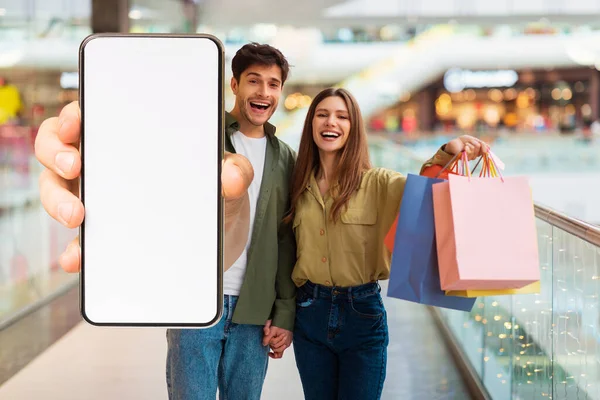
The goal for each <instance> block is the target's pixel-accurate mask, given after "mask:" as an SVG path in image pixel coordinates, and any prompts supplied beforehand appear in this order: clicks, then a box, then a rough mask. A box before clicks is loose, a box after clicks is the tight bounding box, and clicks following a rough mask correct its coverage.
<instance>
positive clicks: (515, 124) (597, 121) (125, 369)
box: [0, 0, 600, 400]
mask: <svg viewBox="0 0 600 400" xmlns="http://www.w3.org/2000/svg"><path fill="white" fill-rule="evenodd" d="M93 32H136V33H144V32H150V33H156V32H161V33H164V32H202V33H210V34H213V35H215V36H217V37H218V38H219V39H220V40H221V41H222V42H223V43H224V45H225V52H226V62H227V64H226V66H227V68H226V71H227V81H228V80H229V77H230V70H229V64H230V61H231V57H232V56H233V55H234V54H235V52H236V50H237V49H238V48H239V47H241V46H242V45H243V44H244V43H247V42H250V41H257V42H262V43H269V44H272V45H274V46H276V47H278V48H279V49H280V50H282V52H283V53H284V54H285V55H286V56H287V57H288V59H289V61H290V63H291V64H292V65H293V67H292V70H291V76H290V79H289V81H288V82H287V83H286V85H285V86H284V93H283V95H282V101H281V103H280V107H279V109H278V110H277V111H276V113H275V115H274V117H273V119H272V122H273V123H274V124H275V125H276V126H277V129H278V135H279V137H280V138H281V139H282V140H283V141H285V142H287V143H289V144H290V145H291V146H293V147H295V148H297V146H298V143H299V134H300V132H301V129H302V124H303V121H304V117H305V115H306V109H307V107H308V105H309V104H310V102H311V100H312V98H313V96H315V94H316V93H318V92H319V91H320V90H321V89H323V88H326V87H329V86H341V87H345V88H347V89H349V90H350V91H351V92H352V93H353V94H354V95H355V96H356V98H357V100H358V102H359V104H360V106H361V108H362V111H363V113H364V116H365V124H366V125H367V130H368V135H369V144H370V155H371V159H372V161H373V163H374V164H375V165H378V166H384V167H388V168H392V169H395V170H397V171H400V172H403V173H409V172H412V173H418V170H419V168H420V166H421V164H422V162H423V161H424V160H425V159H426V158H428V157H429V156H430V155H431V154H433V152H434V151H435V150H436V149H437V148H438V147H439V146H440V145H441V144H443V143H445V142H447V140H448V139H449V138H451V137H455V136H456V135H459V134H469V135H473V136H476V137H479V138H481V139H483V140H485V141H486V142H488V143H490V144H491V145H492V148H493V149H494V151H495V153H496V154H497V155H498V156H499V157H500V158H501V159H502V160H503V162H504V163H505V165H506V169H505V171H504V174H505V175H506V176H511V175H526V176H527V177H528V178H529V181H530V185H531V187H532V192H533V198H534V201H535V206H536V224H537V233H538V246H539V256H540V270H541V276H542V279H541V284H542V285H541V292H540V293H539V294H532V295H512V296H510V295H506V296H495V297H494V296H490V297H481V298H479V299H478V300H477V302H476V306H475V307H474V308H473V311H472V312H470V313H465V312H459V311H451V310H447V309H442V308H439V309H433V308H429V307H426V306H422V305H418V304H414V303H409V302H404V301H401V300H397V299H392V298H385V303H386V307H387V309H388V314H389V316H388V318H389V327H390V337H391V339H390V348H389V356H388V357H389V360H388V375H387V380H386V382H385V385H384V392H383V398H384V399H402V400H405V399H423V400H432V399H470V398H482V399H483V398H486V399H494V400H504V399H523V400H525V399H527V400H530V399H545V398H548V399H600V310H599V307H598V306H599V300H598V295H600V284H599V283H598V282H600V279H599V277H600V270H599V267H600V252H599V250H598V249H599V247H598V246H599V245H600V227H598V225H599V224H600V206H598V203H596V201H598V199H599V198H600V189H599V187H600V186H597V185H598V182H600V155H599V153H600V2H599V1H592V0H527V1H523V2H516V1H512V0H496V1H493V2H489V1H485V0H455V1H449V2H448V1H443V0H422V1H419V2H416V1H409V0H395V1H392V0H368V1H367V0H346V1H345V0H322V1H306V2H300V1H293V0H277V1H275V0H252V1H240V0H129V1H128V0H43V1H42V0H0V399H6V400H21V399H90V400H93V399H108V398H114V399H148V400H149V399H166V396H167V395H166V388H165V385H164V359H165V351H166V342H165V340H164V330H160V329H147V330H146V329H138V330H136V329H131V330H130V329H125V328H123V329H102V328H94V327H91V326H89V325H87V324H85V323H83V322H82V319H81V316H80V314H79V304H78V301H79V300H78V276H76V275H69V274H66V273H65V272H63V271H62V270H61V268H60V267H59V265H58V263H57V260H58V256H59V255H60V253H61V252H62V251H63V249H64V248H65V247H66V245H67V244H68V243H69V242H70V241H71V240H72V239H73V238H74V237H75V236H76V235H77V232H76V231H74V230H73V231H72V230H68V229H66V228H63V227H62V226H61V225H60V224H58V223H56V222H55V221H53V220H51V219H50V217H48V216H47V214H46V213H45V211H44V210H43V208H42V206H41V203H40V200H39V190H38V176H39V174H40V172H41V170H42V168H41V165H40V164H39V163H38V162H37V160H36V159H35V156H34V153H33V145H34V140H35V137H36V134H37V131H38V128H39V126H40V123H41V122H42V121H43V120H44V119H46V118H48V117H51V116H56V115H58V113H59V112H60V110H61V109H62V107H64V106H65V105H66V104H68V103H69V102H71V101H74V100H77V98H78V48H79V45H80V43H81V41H82V40H83V39H84V38H85V37H86V36H87V35H89V34H91V33H93ZM148 84H151V85H156V87H157V91H159V90H160V87H163V86H165V85H169V84H170V77H169V74H168V71H165V74H164V75H162V76H156V77H155V80H154V81H153V82H148ZM225 92H226V93H227V109H230V108H231V106H232V95H231V93H230V90H229V88H228V86H226V90H225ZM172 100H173V101H177V99H172ZM173 117H174V118H176V116H173ZM385 285H386V283H385V282H382V286H383V287H384V290H383V291H382V293H385ZM263 398H264V399H267V400H271V399H283V398H285V399H288V400H292V399H301V398H303V395H302V389H301V385H300V380H299V376H298V372H297V369H296V367H295V362H294V355H293V351H288V352H287V353H286V355H285V356H284V358H283V359H282V360H271V363H270V368H269V372H268V375H267V381H266V383H265V387H264V392H263Z"/></svg>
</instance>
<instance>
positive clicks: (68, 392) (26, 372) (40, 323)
mask: <svg viewBox="0 0 600 400" xmlns="http://www.w3.org/2000/svg"><path fill="white" fill-rule="evenodd" d="M382 286H383V289H384V293H385V290H386V288H385V286H384V285H382ZM70 295H71V296H73V294H72V293H70ZM76 296H77V294H76V293H75V294H74V297H75V298H73V297H71V298H64V299H62V300H63V301H62V302H61V303H60V305H59V306H58V307H57V308H55V309H54V310H53V311H52V312H50V311H43V312H42V311H41V312H40V313H39V314H38V315H37V316H31V317H30V318H29V320H28V319H24V320H23V321H21V322H19V323H18V324H16V325H13V326H12V327H10V328H9V329H6V330H5V332H0V342H1V343H2V344H1V346H0V349H2V352H1V355H0V365H2V366H3V367H4V365H5V364H6V361H7V360H9V361H10V362H9V363H8V364H10V365H12V366H13V369H14V368H15V367H20V366H21V365H22V364H23V361H25V360H27V358H28V357H27V356H28V355H31V354H35V353H36V351H37V349H40V348H44V347H45V346H47V344H48V343H49V342H51V341H53V340H55V339H56V338H58V337H60V336H61V334H62V333H63V332H64V329H65V326H68V323H67V322H68V321H75V320H78V318H79V317H78V314H77V313H78V309H77V299H76ZM385 301H386V306H387V310H388V314H389V325H390V348H389V353H388V357H389V361H388V373H387V379H386V383H385V386H384V395H383V399H401V400H413V399H414V400H438V399H439V400H441V399H461V400H462V399H469V398H470V397H469V396H468V395H467V393H466V391H465V388H464V386H463V384H462V381H461V379H460V376H459V375H458V373H457V371H456V369H455V367H454V365H453V363H452V360H451V358H450V355H449V353H448V351H447V350H446V348H445V346H444V343H443V339H442V337H441V336H440V334H439V332H438V330H437V328H436V327H435V325H434V323H433V321H432V319H431V316H430V314H429V312H428V311H427V309H425V308H424V307H422V306H419V305H415V304H412V303H407V302H403V301H399V300H394V299H386V300H385ZM65 323H66V325H65ZM164 333H165V332H164V330H163V329H127V328H118V329H102V328H94V327H91V326H89V325H87V324H83V323H82V324H79V325H77V326H76V327H75V328H74V329H73V330H71V331H70V332H68V333H67V334H66V335H64V336H63V337H62V338H61V339H60V340H58V341H57V342H56V343H55V344H54V345H53V346H51V347H50V348H48V349H47V350H46V351H44V352H43V353H42V354H41V355H40V356H39V357H37V358H36V359H35V360H33V361H32V362H31V363H29V364H28V365H27V366H26V367H25V368H23V369H22V370H21V371H19V372H18V373H17V374H16V375H15V376H14V377H12V378H11V379H10V380H8V381H7V382H5V383H4V385H3V386H0V399H11V400H12V399H16V400H29V399H47V400H53V399H61V400H70V399H77V400H80V399H86V400H95V399H109V398H110V399H128V400H129V399H144V400H153V399H157V400H164V399H166V391H165V387H164V360H165V352H166V343H165V337H164ZM4 349H9V351H10V352H8V351H7V350H4ZM15 360H17V362H15ZM6 370H10V368H8V369H3V373H4V374H5V375H4V376H6ZM32 383H35V384H32ZM262 398H263V399H266V400H271V399H273V400H275V399H277V400H278V399H285V400H296V399H298V400H300V399H302V398H303V396H302V389H301V385H300V379H299V377H298V373H297V370H296V368H295V363H294V356H293V350H292V349H290V350H288V352H286V354H285V356H284V358H283V359H282V360H273V361H271V363H270V365H269V372H268V375H267V380H266V382H265V387H264V392H263V396H262Z"/></svg>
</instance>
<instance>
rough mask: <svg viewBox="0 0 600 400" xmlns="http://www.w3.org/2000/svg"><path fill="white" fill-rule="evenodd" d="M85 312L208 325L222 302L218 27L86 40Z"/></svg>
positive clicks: (109, 318) (118, 321) (98, 317)
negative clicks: (205, 30) (203, 32)
mask: <svg viewBox="0 0 600 400" xmlns="http://www.w3.org/2000/svg"><path fill="white" fill-rule="evenodd" d="M79 62H80V66H79V68H80V71H79V72H80V74H79V75H80V107H81V122H82V126H81V155H82V164H83V166H82V171H81V181H80V182H81V185H80V188H81V189H80V195H81V199H82V201H83V203H84V206H85V220H84V222H83V225H82V226H81V231H80V244H81V249H82V253H81V255H82V270H81V285H80V300H81V313H82V316H83V318H84V319H85V320H86V321H88V322H89V323H91V324H93V325H99V326H166V327H200V328H202V327H210V326H212V325H214V324H216V323H217V322H218V321H219V319H220V317H221V315H222V308H223V295H222V276H223V272H222V271H223V265H222V243H223V240H222V218H223V217H222V214H223V213H222V210H223V208H222V197H221V163H222V158H223V129H224V126H223V121H224V110H223V108H224V106H223V87H224V85H223V79H224V78H223V63H224V51H223V45H222V44H221V42H220V41H219V40H218V39H216V38H215V37H213V36H210V35H168V34H150V35H145V34H95V35H91V36H89V37H87V38H86V39H85V40H84V41H83V42H82V43H81V46H80V52H79Z"/></svg>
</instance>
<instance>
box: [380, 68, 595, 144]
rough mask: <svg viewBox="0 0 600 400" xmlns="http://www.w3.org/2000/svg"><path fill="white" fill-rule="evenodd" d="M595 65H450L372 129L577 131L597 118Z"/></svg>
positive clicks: (382, 115) (384, 112)
mask: <svg viewBox="0 0 600 400" xmlns="http://www.w3.org/2000/svg"><path fill="white" fill-rule="evenodd" d="M599 74H600V72H598V71H597V70H596V69H590V68H573V69H549V70H521V71H515V70H492V71H472V70H464V69H458V68H456V69H450V70H448V71H447V72H446V73H445V74H444V75H443V76H442V77H440V78H439V79H437V80H436V81H434V82H433V83H431V84H430V85H428V86H427V87H426V88H424V89H423V90H422V91H420V92H419V93H416V94H415V95H414V96H413V97H412V98H405V99H401V100H400V101H399V103H398V104H396V105H394V106H392V107H390V108H388V109H386V110H382V111H381V112H380V113H378V114H377V115H375V116H373V118H372V119H371V121H370V125H371V130H373V131H387V132H402V133H405V134H407V135H410V134H411V133H418V132H420V133H423V132H436V133H448V134H451V133H454V132H455V131H460V132H467V133H479V134H483V133H484V132H486V133H493V132H499V131H508V132H514V133H545V132H546V133H551V132H558V133H573V132H579V131H582V132H585V131H586V130H589V126H590V125H591V123H592V122H594V121H596V120H597V119H598V113H599V99H598V97H599V95H600V80H599V78H600V77H599Z"/></svg>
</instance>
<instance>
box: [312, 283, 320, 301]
mask: <svg viewBox="0 0 600 400" xmlns="http://www.w3.org/2000/svg"><path fill="white" fill-rule="evenodd" d="M318 297H319V285H316V284H315V285H314V286H313V298H314V299H316V298H318Z"/></svg>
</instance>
